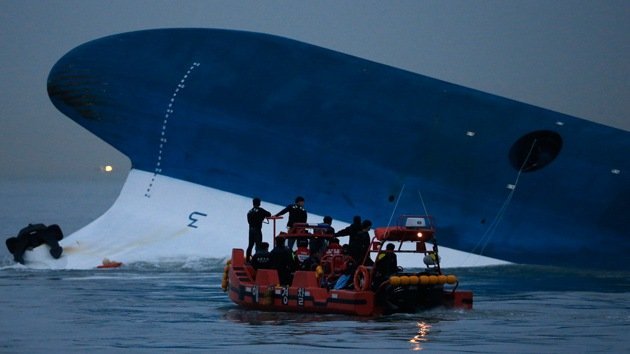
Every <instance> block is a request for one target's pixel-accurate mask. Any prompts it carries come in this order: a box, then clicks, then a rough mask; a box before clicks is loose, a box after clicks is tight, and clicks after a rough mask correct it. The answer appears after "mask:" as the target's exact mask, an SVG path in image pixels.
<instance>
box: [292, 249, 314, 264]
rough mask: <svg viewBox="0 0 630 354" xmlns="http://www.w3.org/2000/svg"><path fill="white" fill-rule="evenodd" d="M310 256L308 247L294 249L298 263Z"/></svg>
mask: <svg viewBox="0 0 630 354" xmlns="http://www.w3.org/2000/svg"><path fill="white" fill-rule="evenodd" d="M310 256H311V253H310V251H309V250H308V247H298V248H297V250H295V258H296V259H297V261H298V262H300V263H304V262H305V261H306V260H307V259H308V258H309V257H310Z"/></svg>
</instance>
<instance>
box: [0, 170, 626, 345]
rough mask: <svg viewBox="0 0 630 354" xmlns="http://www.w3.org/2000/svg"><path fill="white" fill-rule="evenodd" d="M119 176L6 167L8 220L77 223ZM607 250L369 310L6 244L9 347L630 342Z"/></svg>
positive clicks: (105, 197) (110, 196)
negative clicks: (289, 305)
mask: <svg viewBox="0 0 630 354" xmlns="http://www.w3.org/2000/svg"><path fill="white" fill-rule="evenodd" d="M119 189H120V183H119V182H116V183H112V182H111V181H109V180H106V179H101V180H91V181H80V182H77V181H39V182H33V181H2V182H0V201H1V203H0V204H2V205H1V206H0V231H1V232H2V235H3V236H5V237H4V238H6V237H9V236H12V235H13V234H15V233H16V232H17V231H18V230H19V229H20V228H21V227H23V226H24V225H25V224H27V223H28V222H43V223H46V224H50V223H58V224H60V225H61V226H62V228H63V229H64V230H65V231H67V232H68V233H69V232H72V231H75V230H76V229H78V228H79V227H80V226H82V225H85V224H87V223H89V222H90V221H91V220H92V219H93V218H95V217H97V216H98V215H100V214H101V213H102V212H104V211H105V210H106V209H107V207H108V206H109V205H111V203H112V202H113V200H114V199H115V197H116V194H117V193H118V190H119ZM542 246H544V245H542V244H541V247H542ZM599 246H600V247H601V246H602V245H599ZM604 246H612V245H604ZM596 261H597V260H596V259H584V267H583V268H581V269H563V268H552V267H544V266H527V265H510V266H495V267H483V268H468V269H451V270H449V273H454V274H457V275H458V278H459V280H460V288H462V289H469V290H472V291H473V292H474V293H475V295H474V296H475V298H474V305H473V306H474V308H473V310H470V311H465V310H449V309H442V308H440V309H434V310H431V311H426V312H420V313H416V314H404V315H393V316H384V317H376V318H362V317H351V316H342V315H315V314H292V313H264V312H256V311H248V310H242V309H240V308H238V307H237V306H236V305H234V304H233V303H232V302H231V301H230V300H229V299H228V297H227V294H226V293H224V292H223V290H222V289H221V286H220V285H221V277H222V271H223V266H224V264H223V263H222V261H218V260H212V259H205V260H203V259H202V260H182V261H181V262H174V263H137V264H129V265H125V266H123V267H122V268H120V269H115V270H96V269H95V270H81V271H78V270H31V269H26V268H24V267H22V266H15V265H13V263H12V261H11V258H10V257H9V255H8V252H6V250H4V249H3V250H2V252H0V318H1V321H0V353H111V352H122V353H136V352H142V353H156V352H203V353H209V352H249V353H289V352H291V353H300V352H350V351H353V352H354V351H356V350H358V349H359V350H361V351H363V352H374V353H380V352H383V353H388V352H392V351H396V352H398V351H418V350H424V351H425V352H434V353H445V352H447V353H630V334H629V333H628V330H629V329H630V296H629V294H630V271H614V272H612V271H600V270H594V268H595V267H593V263H592V262H596Z"/></svg>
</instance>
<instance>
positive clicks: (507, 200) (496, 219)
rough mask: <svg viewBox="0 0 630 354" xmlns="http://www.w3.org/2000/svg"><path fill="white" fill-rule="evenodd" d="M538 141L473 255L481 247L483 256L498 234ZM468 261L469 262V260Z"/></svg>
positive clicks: (533, 144) (472, 251) (532, 146)
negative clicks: (497, 231) (498, 229)
mask: <svg viewBox="0 0 630 354" xmlns="http://www.w3.org/2000/svg"><path fill="white" fill-rule="evenodd" d="M536 141H537V139H534V140H533V141H532V145H531V147H530V148H529V152H528V153H527V156H526V157H525V160H524V161H523V163H522V164H521V167H520V168H519V170H518V172H517V173H516V179H515V181H514V184H512V185H509V188H510V193H508V195H507V197H506V198H505V201H504V202H503V204H502V205H501V208H499V211H498V212H497V214H496V215H495V217H494V219H493V220H492V222H491V223H490V226H489V227H488V229H487V230H486V231H485V232H484V233H483V235H482V236H481V238H479V241H478V242H477V244H476V245H475V247H473V249H472V250H471V253H475V252H476V251H477V249H478V248H479V247H480V246H481V250H480V251H479V253H477V254H478V255H481V256H483V252H484V251H485V249H486V246H487V245H488V243H489V242H490V240H491V239H492V237H494V234H495V233H496V230H497V228H498V226H499V224H500V223H501V220H502V219H503V216H504V215H505V212H506V211H507V208H508V206H509V205H510V203H511V202H512V198H513V197H514V192H516V187H517V186H518V181H519V179H520V178H521V174H522V173H523V171H524V170H525V167H526V166H527V165H528V162H529V158H530V157H531V155H532V151H534V147H535V146H536ZM468 257H470V256H468ZM466 261H468V259H467V260H466Z"/></svg>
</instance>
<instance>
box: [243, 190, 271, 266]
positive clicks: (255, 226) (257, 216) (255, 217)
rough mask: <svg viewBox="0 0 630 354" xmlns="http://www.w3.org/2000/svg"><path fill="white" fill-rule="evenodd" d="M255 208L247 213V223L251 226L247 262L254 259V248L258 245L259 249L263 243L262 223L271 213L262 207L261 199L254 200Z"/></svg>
mask: <svg viewBox="0 0 630 354" xmlns="http://www.w3.org/2000/svg"><path fill="white" fill-rule="evenodd" d="M252 204H253V206H254V207H253V208H251V209H250V210H249V211H248V212H247V223H248V224H249V244H248V245H247V251H246V252H245V260H246V261H247V262H249V261H250V260H251V257H252V248H253V247H254V245H256V248H257V249H258V248H259V247H260V244H261V242H262V223H263V221H264V220H265V218H267V217H270V216H271V213H270V212H268V211H267V210H265V209H263V208H261V207H260V198H254V199H253V200H252Z"/></svg>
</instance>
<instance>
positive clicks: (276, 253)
mask: <svg viewBox="0 0 630 354" xmlns="http://www.w3.org/2000/svg"><path fill="white" fill-rule="evenodd" d="M270 256H271V263H272V265H273V269H276V270H277V271H278V278H279V280H280V284H282V285H287V284H290V283H291V273H293V271H294V270H295V261H294V258H293V252H291V250H290V249H289V248H288V247H287V246H285V245H284V237H277V238H276V247H274V248H273V250H271V252H270Z"/></svg>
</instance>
